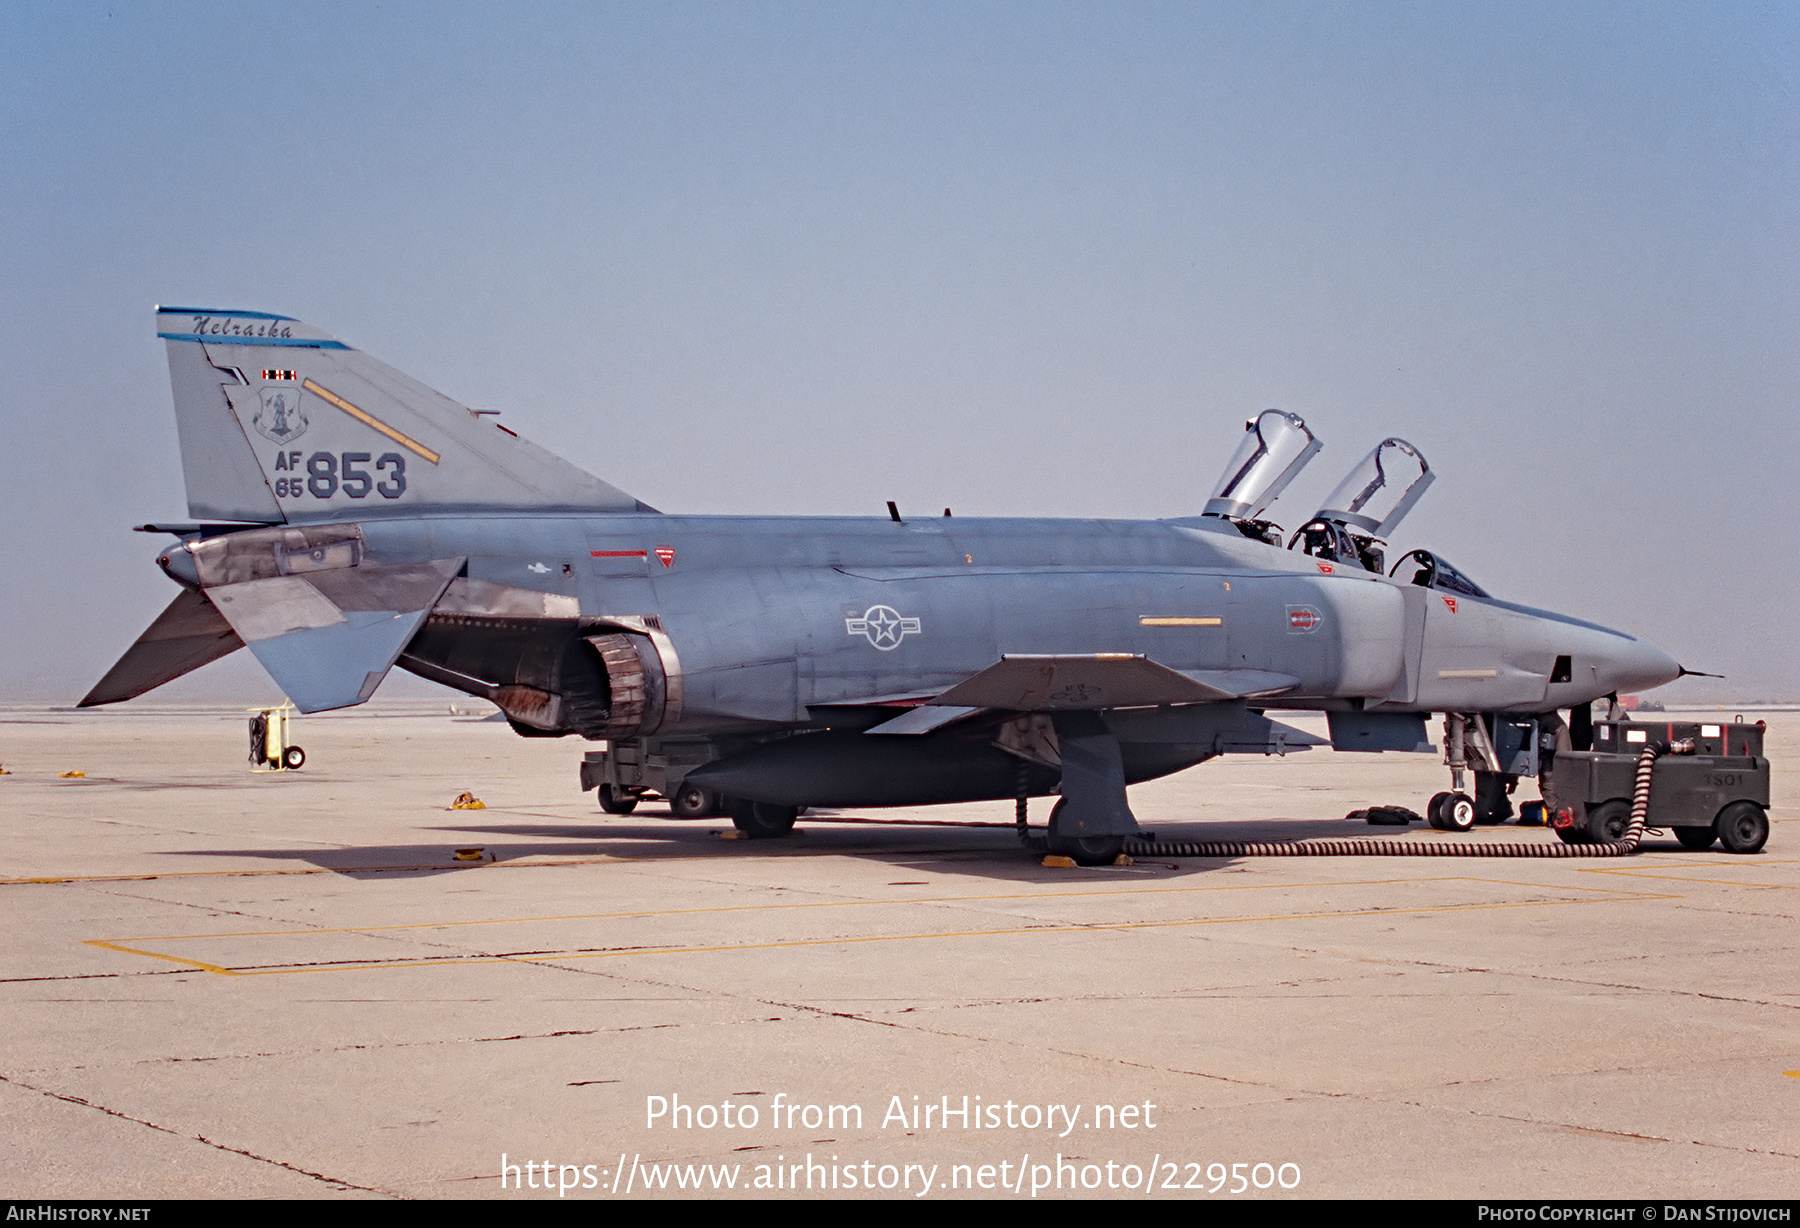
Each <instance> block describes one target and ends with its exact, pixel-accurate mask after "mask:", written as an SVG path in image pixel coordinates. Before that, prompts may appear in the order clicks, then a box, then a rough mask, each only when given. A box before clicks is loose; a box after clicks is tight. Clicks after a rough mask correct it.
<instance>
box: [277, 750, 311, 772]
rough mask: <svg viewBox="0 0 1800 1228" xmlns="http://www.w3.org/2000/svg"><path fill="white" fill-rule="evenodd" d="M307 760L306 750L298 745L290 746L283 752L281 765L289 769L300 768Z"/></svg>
mask: <svg viewBox="0 0 1800 1228" xmlns="http://www.w3.org/2000/svg"><path fill="white" fill-rule="evenodd" d="M305 762H306V752H305V751H303V750H301V749H300V748H299V747H298V746H290V747H288V748H287V749H286V750H284V751H282V752H281V766H282V767H285V768H287V769H288V770H289V771H295V770H298V768H299V767H300V765H301V764H303V763H305Z"/></svg>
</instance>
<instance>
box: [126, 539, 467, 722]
mask: <svg viewBox="0 0 1800 1228" xmlns="http://www.w3.org/2000/svg"><path fill="white" fill-rule="evenodd" d="M462 565H463V560H462V559H461V558H454V559H435V560H433V561H432V562H429V563H400V564H385V565H384V564H377V563H364V564H363V565H362V566H360V567H355V568H342V569H338V570H332V571H320V572H314V573H311V574H307V575H287V576H270V577H268V578H266V579H257V580H244V581H241V582H239V583H236V584H221V585H216V586H214V587H212V588H209V589H207V590H206V592H207V596H208V597H209V598H211V600H212V602H213V604H214V605H216V606H217V607H218V612H219V613H220V614H221V615H223V616H224V618H225V621H226V622H228V623H230V624H231V630H232V631H234V632H236V634H237V636H238V637H240V638H241V639H242V641H243V642H244V643H246V644H248V645H249V646H250V651H251V652H253V653H255V654H256V659H257V660H258V661H259V662H261V663H262V667H263V668H264V669H266V670H268V671H269V676H270V677H272V678H273V679H274V680H275V681H276V683H277V684H278V685H279V686H280V687H281V689H282V690H284V691H286V692H287V695H288V698H290V699H292V700H293V701H294V705H295V706H296V707H298V708H299V709H300V710H301V711H302V712H322V711H324V710H325V709H327V708H344V707H348V706H349V705H351V704H357V703H361V702H362V701H363V700H365V699H367V698H368V697H369V696H370V695H372V694H374V693H375V688H376V687H377V686H378V685H380V683H381V680H382V678H383V677H385V676H386V675H387V671H388V669H389V667H390V666H392V665H393V663H394V658H395V657H397V656H399V655H400V650H401V649H402V648H404V647H406V644H407V641H409V640H411V639H412V637H413V636H414V635H416V634H417V633H418V630H419V627H420V625H421V624H422V623H424V621H425V616H426V615H427V614H429V613H430V612H431V607H432V606H433V605H434V604H436V602H437V599H438V598H439V597H441V596H442V595H443V592H444V590H445V589H446V588H447V587H449V585H450V581H451V579H452V578H453V577H454V576H455V575H456V573H457V572H458V571H459V570H460V569H461V568H462ZM109 677H110V675H109Z"/></svg>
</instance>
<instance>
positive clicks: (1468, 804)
mask: <svg viewBox="0 0 1800 1228" xmlns="http://www.w3.org/2000/svg"><path fill="white" fill-rule="evenodd" d="M1431 825H1432V826H1433V827H1436V828H1437V829H1438V830H1440V831H1468V830H1469V829H1470V828H1472V827H1474V826H1475V799H1474V798H1472V797H1470V796H1469V795H1468V794H1467V793H1440V794H1438V795H1437V796H1436V797H1434V798H1432V799H1431Z"/></svg>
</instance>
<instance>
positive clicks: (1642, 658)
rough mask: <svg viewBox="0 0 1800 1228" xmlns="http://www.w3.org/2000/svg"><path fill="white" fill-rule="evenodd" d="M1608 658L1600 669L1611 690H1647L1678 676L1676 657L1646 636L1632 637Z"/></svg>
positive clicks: (1679, 670)
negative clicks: (1644, 637)
mask: <svg viewBox="0 0 1800 1228" xmlns="http://www.w3.org/2000/svg"><path fill="white" fill-rule="evenodd" d="M1609 658H1610V659H1609V660H1608V661H1607V663H1606V668H1605V670H1604V671H1602V672H1603V673H1604V674H1605V675H1606V679H1605V680H1606V682H1607V683H1608V686H1607V689H1608V690H1610V691H1647V690H1649V689H1650V688H1651V687H1659V686H1661V685H1662V684H1663V683H1665V682H1673V681H1675V679H1677V678H1679V677H1681V666H1680V665H1679V664H1677V663H1676V661H1675V658H1674V657H1671V656H1670V655H1669V654H1668V653H1666V652H1664V651H1663V650H1662V649H1660V648H1658V647H1657V646H1656V645H1655V644H1652V643H1650V642H1649V641H1648V640H1633V641H1632V642H1631V643H1630V644H1627V645H1624V646H1622V647H1620V648H1617V649H1615V650H1613V652H1612V653H1610V654H1609Z"/></svg>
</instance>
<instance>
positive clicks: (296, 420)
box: [250, 388, 306, 443]
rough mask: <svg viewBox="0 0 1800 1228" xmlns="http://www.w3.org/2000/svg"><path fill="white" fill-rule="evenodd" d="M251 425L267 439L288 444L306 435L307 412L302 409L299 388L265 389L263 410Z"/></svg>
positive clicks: (257, 412)
mask: <svg viewBox="0 0 1800 1228" xmlns="http://www.w3.org/2000/svg"><path fill="white" fill-rule="evenodd" d="M250 425H251V426H254V427H255V428H256V429H257V431H258V432H259V433H260V434H261V435H262V436H263V437H264V438H267V439H273V440H274V441H275V442H276V443H287V442H289V441H290V440H295V439H298V438H300V436H302V435H304V434H306V411H305V410H304V409H301V408H300V390H299V389H298V388H264V389H263V390H262V408H261V409H259V410H257V411H256V417H255V418H253V419H251V421H250Z"/></svg>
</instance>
